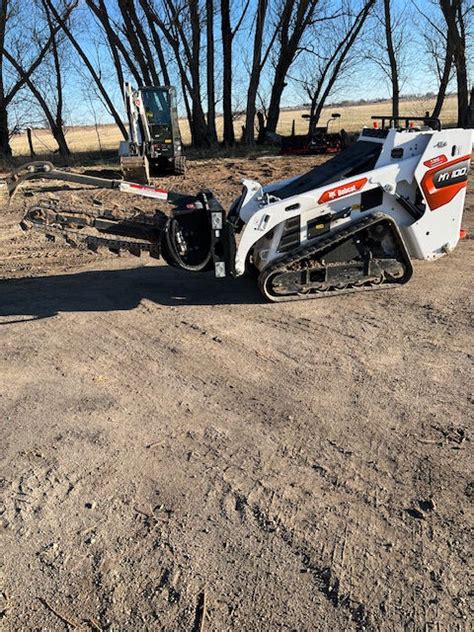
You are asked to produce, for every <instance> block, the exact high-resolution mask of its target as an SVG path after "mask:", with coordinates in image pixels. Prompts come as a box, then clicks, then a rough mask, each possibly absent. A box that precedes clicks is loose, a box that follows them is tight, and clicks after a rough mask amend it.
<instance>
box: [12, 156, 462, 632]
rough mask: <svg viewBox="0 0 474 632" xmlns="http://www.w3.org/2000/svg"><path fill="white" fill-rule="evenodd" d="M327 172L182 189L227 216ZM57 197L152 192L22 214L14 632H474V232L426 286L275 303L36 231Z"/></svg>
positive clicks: (16, 300)
mask: <svg viewBox="0 0 474 632" xmlns="http://www.w3.org/2000/svg"><path fill="white" fill-rule="evenodd" d="M313 163H314V159H311V158H298V159H289V158H284V159H268V160H266V159H259V160H255V161H244V160H226V161H222V162H217V161H214V162H212V161H207V162H194V163H193V164H192V165H191V168H190V171H189V175H188V176H187V178H186V180H183V179H179V178H176V179H173V180H169V181H167V182H164V184H167V185H168V186H169V185H170V184H171V183H172V185H173V186H174V187H175V188H178V189H188V190H190V191H194V190H196V188H197V187H198V186H206V187H211V188H212V189H214V190H215V191H216V192H217V194H218V196H219V197H220V198H221V199H222V201H223V202H225V203H226V204H227V203H229V202H230V201H231V200H232V198H233V197H234V196H235V195H236V194H237V192H238V190H239V187H240V185H239V180H240V178H241V177H245V176H247V177H256V178H258V179H260V180H261V181H262V182H266V181H269V180H272V179H276V178H280V177H287V176H289V175H290V174H297V173H300V172H302V171H303V170H306V169H307V168H309V167H310V166H311V165H312V164H313ZM469 186H470V190H469V192H468V195H469V197H468V203H467V207H466V213H465V220H464V225H465V227H466V228H467V229H468V230H470V231H471V233H474V213H473V207H474V177H473V176H471V180H470V183H469ZM45 198H49V199H57V200H58V202H59V203H61V204H64V206H65V207H67V206H68V205H69V206H72V207H74V208H78V207H81V205H82V207H83V208H87V207H90V206H91V205H94V208H99V207H102V208H117V207H121V206H123V207H126V205H130V204H132V205H137V206H138V205H140V206H143V205H142V204H141V202H140V201H139V200H138V199H137V200H134V199H132V198H130V197H126V196H123V195H121V194H116V193H111V192H107V191H96V190H86V189H81V188H80V187H77V186H74V185H70V186H68V185H60V184H59V183H58V184H56V183H51V182H49V183H43V184H42V185H41V184H39V183H35V184H30V186H29V187H28V188H27V189H25V190H24V191H23V193H20V194H19V195H18V198H17V200H16V202H15V204H14V205H13V206H11V207H8V208H3V209H2V211H1V213H0V278H1V279H3V280H1V281H0V419H1V424H2V426H1V437H2V451H1V459H2V461H1V471H2V477H3V478H2V480H1V492H2V504H1V509H0V511H1V516H2V519H3V529H2V541H3V544H2V546H1V548H2V557H3V587H2V588H1V589H0V627H1V626H3V627H2V629H4V630H11V631H19V630H38V631H39V630H48V631H51V630H54V631H56V630H58V631H62V630H70V629H83V630H113V631H120V632H121V631H129V630H130V631H135V630H140V631H141V630H163V631H167V632H168V631H169V632H172V631H173V632H174V631H186V632H188V631H189V632H191V631H194V632H198V631H200V630H205V631H206V632H211V631H212V632H224V631H227V630H232V631H239V632H240V631H248V632H254V631H265V632H266V631H274V630H287V631H290V630H294V631H298V632H300V631H313V630H318V631H323V632H324V631H328V632H329V631H334V630H337V631H339V630H341V631H346V630H347V631H351V630H354V631H355V630H358V631H362V630H365V631H374V632H375V631H379V630H381V631H392V630H393V631H398V630H403V631H405V632H415V631H420V632H421V631H427V632H428V631H437V632H441V631H443V632H444V631H465V630H470V629H471V627H470V625H471V621H472V620H473V605H472V596H473V593H472V588H471V587H470V585H469V580H468V578H469V574H468V570H469V564H470V556H471V553H472V503H473V498H474V482H473V478H472V469H471V466H472V460H471V459H472V447H471V446H472V443H471V440H472V426H471V425H470V419H472V416H471V410H472V408H471V405H472V401H473V400H472V391H471V380H470V371H471V367H472V346H471V341H472V338H471V336H472V322H471V315H472V298H471V296H472V271H473V251H474V247H473V243H474V242H473V241H472V240H469V239H466V240H464V241H462V242H460V244H459V246H458V247H457V249H456V250H455V251H454V253H452V254H451V255H450V256H448V257H445V258H443V259H441V260H439V261H437V262H434V263H424V262H417V263H416V264H415V274H414V278H413V279H412V281H411V282H410V283H409V284H408V285H407V286H406V287H405V288H403V289H397V290H393V291H380V292H370V293H367V294H364V295H362V294H358V295H346V296H341V297H337V298H332V299H326V300H319V301H307V302H304V301H303V302H299V303H292V304H281V305H268V304H265V303H263V302H262V300H261V298H260V296H259V294H258V292H257V290H256V288H255V285H254V282H253V281H252V280H249V279H242V280H238V281H219V280H216V279H214V278H213V277H212V275H210V274H209V275H208V274H206V275H202V276H193V275H188V274H186V273H180V272H179V271H176V270H174V269H170V268H167V267H166V266H164V265H161V264H160V263H157V262H155V261H154V260H152V259H148V258H147V257H145V258H141V259H136V258H133V257H132V256H131V255H125V256H121V257H117V256H116V255H113V254H111V253H109V252H99V253H98V254H97V253H96V254H94V253H91V252H88V251H83V250H79V249H72V248H71V247H69V246H67V245H64V244H60V243H53V242H50V241H47V240H46V238H45V237H44V236H42V235H41V234H38V233H33V232H29V233H23V232H22V231H21V230H20V229H19V227H18V221H19V219H20V218H21V216H22V213H23V211H24V209H25V208H27V207H28V206H29V205H31V204H33V203H34V202H35V201H37V200H39V199H45ZM145 206H147V208H150V209H151V208H153V203H152V202H149V203H148V204H145ZM203 598H205V607H204V611H205V612H204V619H203V617H202V615H203V608H202V605H203Z"/></svg>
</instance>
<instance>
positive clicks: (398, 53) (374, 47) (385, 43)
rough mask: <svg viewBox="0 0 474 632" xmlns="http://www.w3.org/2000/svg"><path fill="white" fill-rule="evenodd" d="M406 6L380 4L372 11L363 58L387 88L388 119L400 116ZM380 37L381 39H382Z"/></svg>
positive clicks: (405, 35)
mask: <svg viewBox="0 0 474 632" xmlns="http://www.w3.org/2000/svg"><path fill="white" fill-rule="evenodd" d="M406 11H407V6H406V5H401V6H400V5H397V6H395V4H394V3H393V0H383V3H382V4H381V5H380V10H379V11H374V14H373V15H374V21H375V26H374V29H373V32H372V38H371V39H370V38H369V39H368V44H367V47H366V48H367V53H366V57H367V59H368V60H370V61H371V62H372V63H373V64H375V66H377V67H378V69H379V70H380V72H381V74H382V76H383V77H385V79H386V81H387V82H388V84H389V85H390V93H391V100H392V116H393V117H397V116H399V114H400V91H401V84H402V82H403V73H404V70H405V66H406V57H405V56H406V50H407V48H406V45H407V32H406V30H407V14H406ZM382 33H383V35H382Z"/></svg>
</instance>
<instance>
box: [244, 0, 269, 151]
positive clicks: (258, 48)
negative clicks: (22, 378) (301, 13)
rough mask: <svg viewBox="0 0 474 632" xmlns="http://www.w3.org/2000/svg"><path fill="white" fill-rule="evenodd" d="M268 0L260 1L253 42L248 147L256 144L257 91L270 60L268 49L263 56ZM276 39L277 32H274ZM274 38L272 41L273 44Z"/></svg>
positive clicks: (247, 131)
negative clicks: (267, 62) (266, 64)
mask: <svg viewBox="0 0 474 632" xmlns="http://www.w3.org/2000/svg"><path fill="white" fill-rule="evenodd" d="M267 10H268V0H258V4H257V15H256V19H255V37H254V42H253V59H252V69H251V71H250V80H249V90H248V94H247V108H246V115H245V131H244V142H245V143H246V144H247V145H253V144H254V142H255V115H256V112H257V106H256V100H257V91H258V86H259V83H260V75H261V74H262V70H263V67H264V65H265V62H266V60H267V59H268V52H269V50H270V47H268V49H267V53H266V55H262V48H263V36H264V29H265V20H266V17H267ZM274 37H276V30H275V32H274ZM273 41H274V38H273V40H272V43H273Z"/></svg>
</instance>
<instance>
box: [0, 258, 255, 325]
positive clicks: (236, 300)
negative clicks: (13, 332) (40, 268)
mask: <svg viewBox="0 0 474 632" xmlns="http://www.w3.org/2000/svg"><path fill="white" fill-rule="evenodd" d="M143 299H148V300H150V301H153V302H155V303H156V304H158V305H168V306H177V305H238V304H254V303H260V302H262V297H261V296H260V294H259V293H258V290H257V287H256V284H255V281H253V280H252V279H250V278H242V279H216V278H215V277H214V276H213V274H212V273H201V274H199V273H186V272H182V271H180V270H176V269H174V268H169V267H166V266H163V267H161V266H156V267H155V266H150V267H143V268H127V269H122V270H101V271H93V272H78V273H76V274H63V275H57V276H45V277H36V278H32V279H10V280H2V281H0V317H3V316H33V317H35V318H47V317H50V316H54V315H56V314H57V313H58V312H89V311H90V312H97V311H114V310H130V309H133V308H134V307H136V306H137V305H138V304H139V303H140V301H141V300H143ZM7 322H9V323H11V322H16V321H11V320H10V321H7ZM3 324H6V323H3Z"/></svg>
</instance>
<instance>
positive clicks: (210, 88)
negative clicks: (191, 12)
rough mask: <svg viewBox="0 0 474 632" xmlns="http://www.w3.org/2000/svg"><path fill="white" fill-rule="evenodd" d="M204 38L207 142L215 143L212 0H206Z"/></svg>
mask: <svg viewBox="0 0 474 632" xmlns="http://www.w3.org/2000/svg"><path fill="white" fill-rule="evenodd" d="M206 38H207V57H206V71H207V126H208V129H209V143H210V144H211V145H215V144H216V143H217V129H216V88H215V79H214V70H215V50H214V0H206Z"/></svg>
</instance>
